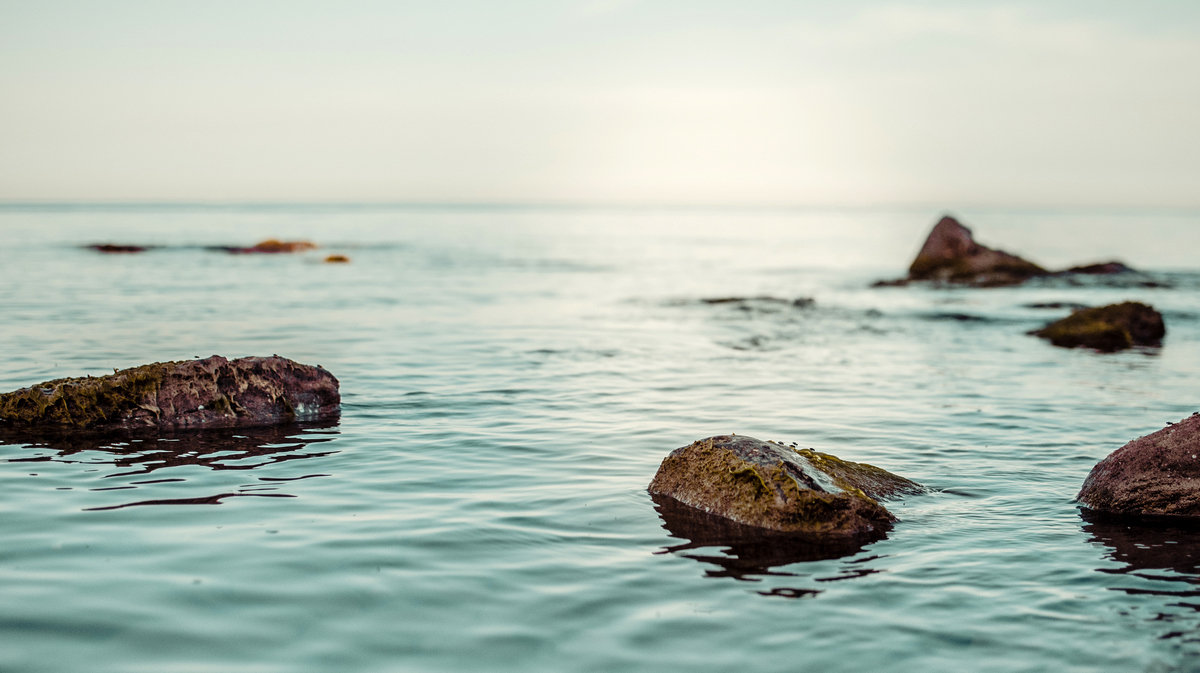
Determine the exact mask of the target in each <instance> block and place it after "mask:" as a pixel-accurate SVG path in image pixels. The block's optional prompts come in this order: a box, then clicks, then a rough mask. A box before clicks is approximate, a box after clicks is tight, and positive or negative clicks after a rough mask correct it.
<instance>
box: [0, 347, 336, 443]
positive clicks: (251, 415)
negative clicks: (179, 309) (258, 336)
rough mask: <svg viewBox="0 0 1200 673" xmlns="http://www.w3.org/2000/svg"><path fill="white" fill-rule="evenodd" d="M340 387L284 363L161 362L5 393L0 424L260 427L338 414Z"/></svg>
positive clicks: (313, 370) (317, 370)
mask: <svg viewBox="0 0 1200 673" xmlns="http://www.w3.org/2000/svg"><path fill="white" fill-rule="evenodd" d="M340 403H341V397H340V395H339V393H338V381H337V379H336V378H334V376H333V374H330V373H329V372H327V371H325V370H324V369H322V368H321V367H314V366H311V365H302V364H299V363H297V362H293V361H292V360H288V359H287V358H281V357H279V356H272V357H248V358H240V359H237V360H227V359H225V358H223V357H221V356H219V355H213V356H212V357H208V358H205V359H203V360H183V361H178V362H157V363H154V364H148V365H142V366H140V367H133V368H130V369H124V370H121V371H118V372H115V373H113V374H111V375H108V376H98V377H91V376H87V377H80V378H66V379H56V380H54V381H47V382H45V383H40V384H38V385H35V386H30V387H28V388H22V389H21V390H17V391H13V392H11V393H4V394H0V423H4V424H5V425H7V426H9V427H16V428H30V429H79V430H119V429H137V428H154V427H157V428H163V429H176V428H191V427H233V426H261V425H274V424H277V423H288V422H292V421H307V420H321V419H326V418H331V417H333V416H336V415H337V414H338V412H339V409H340Z"/></svg>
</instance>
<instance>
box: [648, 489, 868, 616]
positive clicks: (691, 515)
mask: <svg viewBox="0 0 1200 673" xmlns="http://www.w3.org/2000/svg"><path fill="white" fill-rule="evenodd" d="M650 497H651V499H653V501H654V505H655V509H656V510H658V514H659V516H660V517H662V520H663V528H664V529H666V531H667V532H668V533H670V534H671V537H674V538H679V539H681V540H684V542H683V543H681V544H675V545H669V546H666V547H663V548H662V549H661V550H659V551H658V552H656V553H658V554H675V553H680V552H690V551H692V550H703V549H706V548H712V547H715V548H719V549H720V551H719V553H707V554H706V553H681V554H680V555H681V556H684V557H686V558H690V559H694V560H696V561H700V562H701V563H707V564H712V565H713V566H715V568H710V569H708V570H706V571H705V573H704V575H705V577H730V578H733V579H736V580H743V581H760V579H761V578H762V577H772V576H773V577H797V576H799V574H798V573H795V572H788V571H783V570H776V568H779V567H781V566H787V565H790V564H793V563H803V562H807V561H826V560H830V559H837V558H843V557H846V556H852V555H854V554H857V553H859V552H860V551H862V550H863V547H864V546H865V544H864V543H862V542H857V541H852V540H846V541H814V540H811V539H808V538H804V537H799V536H795V535H782V534H778V533H770V532H767V533H764V532H763V530H762V529H759V528H754V527H751V526H745V525H742V524H739V523H736V522H733V521H729V520H727V519H723V518H721V517H715V516H711V515H709V514H706V513H704V512H702V511H700V510H698V509H696V508H694V507H688V506H687V505H684V504H682V503H680V502H679V501H677V500H675V499H674V498H671V497H667V496H663V495H659V494H654V493H652V494H650ZM877 558H878V557H871V558H870V559H864V560H874V559H877ZM874 572H878V571H875V570H869V569H854V570H846V571H845V573H844V574H843V575H839V576H836V577H830V578H817V579H816V580H815V581H817V582H827V581H834V580H840V579H851V578H853V577H862V576H865V575H869V574H872V573H874ZM820 591H821V590H820V589H812V588H790V587H779V588H775V589H772V590H769V591H760V592H758V593H759V594H761V595H764V596H780V597H785V598H807V597H811V596H815V595H816V594H818V593H820Z"/></svg>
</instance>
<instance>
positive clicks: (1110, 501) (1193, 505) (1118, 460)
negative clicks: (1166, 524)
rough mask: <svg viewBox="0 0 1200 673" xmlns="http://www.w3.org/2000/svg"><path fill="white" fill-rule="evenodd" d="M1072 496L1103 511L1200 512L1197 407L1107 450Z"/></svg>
mask: <svg viewBox="0 0 1200 673" xmlns="http://www.w3.org/2000/svg"><path fill="white" fill-rule="evenodd" d="M1075 499H1076V500H1077V501H1078V502H1079V504H1081V505H1083V506H1084V507H1088V508H1090V509H1092V510H1095V511H1097V512H1103V513H1106V514H1118V515H1137V516H1170V517H1191V518H1196V517H1200V413H1198V414H1192V415H1191V416H1190V417H1188V418H1185V419H1184V420H1182V421H1180V422H1179V423H1175V424H1169V425H1167V427H1165V428H1163V429H1162V430H1159V431H1158V432H1154V433H1151V434H1149V435H1146V436H1145V437H1139V438H1137V439H1135V440H1133V441H1132V442H1129V443H1128V444H1126V445H1125V446H1122V447H1121V448H1119V449H1117V450H1116V451H1114V452H1112V453H1111V454H1109V456H1108V457H1107V458H1105V459H1104V460H1102V461H1100V462H1099V463H1097V464H1096V466H1095V467H1093V468H1092V471H1091V473H1090V474H1088V476H1087V479H1086V480H1085V481H1084V482H1083V488H1082V489H1081V490H1080V491H1079V495H1077V496H1075Z"/></svg>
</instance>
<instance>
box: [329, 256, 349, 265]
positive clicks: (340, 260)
mask: <svg viewBox="0 0 1200 673" xmlns="http://www.w3.org/2000/svg"><path fill="white" fill-rule="evenodd" d="M325 263H326V264H349V263H350V258H349V257H347V256H345V255H329V256H328V257H326V258H325Z"/></svg>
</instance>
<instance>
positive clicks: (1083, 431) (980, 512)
mask: <svg viewBox="0 0 1200 673" xmlns="http://www.w3.org/2000/svg"><path fill="white" fill-rule="evenodd" d="M942 214H943V213H942V212H941V211H939V210H937V209H935V208H924V207H922V208H917V207H904V208H884V207H870V208H865V207H864V208H842V209H834V208H824V209H822V208H757V209H756V208H733V207H730V208H700V207H696V208H687V207H659V208H649V207H646V208H634V207H567V206H553V205H530V206H520V205H493V206H489V205H457V206H453V205H451V206H442V205H428V204H410V205H404V204H369V205H354V204H323V205H311V204H309V205H305V204H294V205H289V204H192V205H188V204H7V205H4V206H2V207H0V237H2V240H3V248H2V250H0V353H3V357H0V391H10V390H16V389H19V388H23V387H26V386H30V385H33V384H35V383H38V382H42V381H46V380H50V379H55V378H60V377H64V376H83V375H92V376H96V375H103V374H107V373H111V372H112V371H113V370H114V369H122V368H126V367H132V366H136V365H139V364H144V363H149V362H155V361H166V360H187V359H192V358H197V357H207V356H209V355H213V354H219V355H223V356H226V357H229V358H234V357H241V356H248V355H273V354H278V355H281V356H285V357H288V358H291V359H293V360H296V361H299V362H303V363H307V364H314V365H316V364H319V365H321V366H323V367H324V368H325V369H327V370H329V371H330V372H332V373H333V374H334V375H335V376H336V377H337V378H338V379H339V381H340V385H341V394H342V412H341V417H340V418H339V419H338V420H336V421H326V422H322V423H318V424H309V425H295V426H284V427H279V428H266V429H242V430H226V431H215V430H210V431H203V432H193V433H173V434H164V435H162V436H149V437H136V438H135V437H104V438H95V437H83V436H78V437H76V436H65V437H57V438H46V437H34V436H20V435H17V436H14V435H12V434H7V435H4V436H3V437H0V671H3V672H4V673H60V672H63V671H87V672H89V673H138V672H145V673H207V672H216V671H222V672H225V671H238V672H257V673H291V672H300V671H305V672H307V671H314V672H319V671H339V672H356V671H370V672H379V673H385V672H395V671H413V672H429V673H436V672H472V673H474V672H479V671H489V672H490V671H513V672H520V673H533V672H542V671H545V672H563V671H579V672H608V671H613V672H617V671H621V672H624V671H647V672H649V671H654V672H661V671H693V672H694V671H738V670H754V671H763V672H771V671H820V672H837V671H919V672H922V673H933V672H943V671H944V672H959V671H975V672H981V673H982V672H992V671H994V672H1005V673H1007V672H1016V671H1056V672H1065V671H1080V672H1082V671H1089V672H1091V671H1122V672H1124V671H1135V672H1138V671H1143V672H1147V673H1150V672H1155V673H1162V672H1168V671H1200V528H1192V527H1187V526H1184V525H1182V524H1179V525H1161V524H1150V523H1144V522H1128V521H1112V520H1106V519H1102V518H1097V517H1095V516H1093V515H1091V514H1090V513H1088V512H1086V511H1082V510H1080V508H1079V507H1078V505H1077V504H1076V503H1075V502H1074V496H1075V494H1076V493H1077V492H1078V490H1079V487H1080V485H1081V484H1082V482H1083V480H1084V478H1085V477H1086V476H1087V474H1088V472H1089V470H1090V469H1091V468H1092V466H1093V465H1094V464H1095V463H1096V462H1097V461H1099V460H1100V459H1102V458H1104V457H1105V456H1106V455H1108V454H1109V453H1110V452H1112V451H1114V450H1115V449H1117V448H1119V447H1120V446H1122V445H1123V444H1125V443H1126V442H1128V441H1130V440H1132V439H1134V438H1136V437H1139V436H1142V435H1145V434H1148V433H1150V432H1154V431H1156V430H1158V429H1160V428H1163V427H1165V425H1166V424H1167V423H1170V422H1176V421H1178V420H1180V419H1182V418H1185V417H1187V416H1189V415H1191V414H1192V413H1195V412H1197V411H1200V255H1198V254H1197V250H1200V211H1197V210H1172V209H1123V210H1101V209H1093V210H1083V209H1058V210H1052V209H1043V210H1030V209H1004V208H965V209H961V210H957V211H953V212H952V214H954V215H955V216H957V217H958V218H959V219H960V220H961V221H962V222H964V223H965V224H967V225H968V226H970V227H972V228H973V229H974V231H975V235H976V238H977V239H978V240H979V241H981V242H982V243H984V244H987V245H991V246H994V247H999V248H1003V249H1005V250H1008V251H1011V252H1015V253H1018V254H1021V255H1022V256H1025V257H1027V258H1029V259H1031V260H1033V261H1036V262H1039V263H1041V264H1043V265H1045V266H1047V267H1058V268H1061V267H1067V266H1071V265H1075V264H1084V263H1089V262H1098V261H1107V260H1109V259H1120V260H1122V261H1124V262H1125V263H1127V264H1129V265H1130V266H1132V267H1134V268H1136V269H1138V270H1139V271H1140V272H1141V273H1139V274H1136V275H1135V276H1132V277H1130V276H1125V277H1120V278H1106V277H1089V278H1076V279H1074V280H1071V279H1063V278H1058V279H1052V280H1043V281H1034V282H1031V283H1028V284H1026V285H1022V286H1019V287H1004V288H991V289H971V288H945V287H930V286H920V285H910V286H907V287H873V283H874V282H875V281H877V280H881V279H891V278H897V277H900V276H903V275H904V273H905V271H906V269H907V266H908V264H909V262H910V261H911V259H912V257H913V256H914V255H915V253H916V251H917V250H918V249H919V247H920V245H921V243H922V241H923V240H924V237H925V235H926V234H927V232H928V230H929V229H930V228H931V227H932V226H933V224H934V223H935V222H936V221H937V220H938V218H939V217H940V216H941V215H942ZM268 238H276V239H283V240H311V241H313V242H314V243H316V244H317V245H319V246H320V247H319V248H318V249H316V250H311V251H306V252H300V253H295V254H274V255H264V254H230V253H229V252H226V251H225V250H223V249H222V248H223V247H230V246H232V247H237V246H250V245H253V244H255V243H256V242H258V241H261V240H264V239H268ZM101 243H112V244H137V245H142V246H153V247H150V248H149V249H148V250H146V251H144V252H141V253H131V254H102V253H100V252H97V251H95V250H92V249H89V248H87V247H86V246H88V245H90V244H101ZM333 254H339V255H345V256H346V257H348V258H349V260H350V261H349V263H340V264H338V263H325V262H324V259H325V258H326V256H328V255H333ZM1126 300H1135V301H1142V302H1145V303H1148V304H1150V305H1152V306H1154V307H1155V308H1157V309H1158V310H1159V311H1161V312H1162V314H1163V316H1164V320H1165V322H1166V327H1167V334H1166V338H1165V339H1164V341H1163V343H1162V345H1161V347H1143V348H1136V349H1132V350H1127V351H1123V352H1119V353H1111V354H1104V353H1099V352H1094V351H1090V350H1082V349H1074V350H1068V349H1062V348H1057V347H1054V346H1051V345H1050V344H1048V343H1047V342H1045V341H1042V340H1040V339H1038V338H1036V337H1033V336H1030V335H1029V334H1027V333H1028V332H1029V331H1030V330H1033V329H1036V328H1038V327H1040V326H1042V325H1044V324H1046V323H1048V322H1050V321H1053V320H1056V319H1058V318H1061V317H1063V316H1065V315H1067V314H1068V313H1070V311H1071V309H1072V307H1076V306H1081V305H1088V306H1091V305H1100V304H1108V303H1113V302H1119V301H1126ZM728 433H737V434H739V435H749V436H752V437H757V438H760V439H764V440H775V441H779V442H782V443H788V444H790V443H792V442H796V443H797V445H798V446H801V447H811V448H814V449H816V450H818V451H822V452H826V453H832V454H835V455H837V456H839V457H841V458H844V459H848V460H853V461H859V462H867V463H871V464H873V465H877V466H879V467H883V468H885V469H887V470H890V471H892V472H895V473H898V474H901V475H903V476H906V477H908V478H910V479H913V480H916V481H918V482H920V483H921V484H923V485H924V486H926V487H927V489H928V491H927V492H926V493H923V494H920V495H912V496H908V497H905V498H903V499H900V500H895V501H891V502H888V503H887V505H888V506H889V508H890V509H891V510H892V511H893V513H895V514H896V516H897V517H898V518H899V521H898V523H896V524H895V525H894V526H893V527H892V529H891V530H890V531H889V532H888V533H887V536H886V538H884V539H882V540H879V541H876V542H873V543H869V544H865V545H858V546H853V547H851V548H841V549H836V550H830V549H825V548H822V547H820V546H816V547H797V548H792V547H788V546H778V545H774V544H757V543H755V542H753V541H750V542H747V541H745V540H743V541H740V542H730V541H728V540H724V539H720V538H719V536H718V537H713V536H712V535H710V534H709V533H707V532H706V530H705V529H704V528H703V527H697V526H696V525H695V522H694V521H693V520H692V519H690V518H689V517H687V516H680V514H679V512H678V511H677V509H676V508H672V507H670V506H669V505H670V503H666V504H664V503H662V502H655V500H654V499H652V498H651V496H650V495H649V494H648V493H647V490H646V487H647V484H648V483H649V482H650V480H651V478H652V477H653V476H654V473H655V471H656V470H657V468H658V466H659V464H660V462H661V461H662V459H663V458H664V457H665V456H666V455H667V454H668V453H670V452H671V451H672V450H673V449H675V448H677V447H681V446H684V445H687V444H689V443H691V442H693V441H695V440H697V439H702V438H705V437H709V436H712V435H718V434H728Z"/></svg>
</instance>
